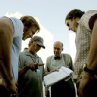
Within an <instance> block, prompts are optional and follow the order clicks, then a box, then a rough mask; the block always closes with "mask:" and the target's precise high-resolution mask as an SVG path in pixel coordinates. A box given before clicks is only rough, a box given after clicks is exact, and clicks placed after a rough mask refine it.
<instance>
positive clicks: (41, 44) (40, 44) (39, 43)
mask: <svg viewBox="0 0 97 97" xmlns="http://www.w3.org/2000/svg"><path fill="white" fill-rule="evenodd" d="M37 44H38V45H39V46H41V47H42V48H44V49H45V46H44V45H43V44H41V43H39V42H37Z"/></svg>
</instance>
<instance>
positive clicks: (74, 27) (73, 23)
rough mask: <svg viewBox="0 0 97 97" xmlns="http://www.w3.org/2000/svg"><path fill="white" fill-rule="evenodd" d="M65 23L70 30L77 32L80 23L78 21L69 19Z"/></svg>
mask: <svg viewBox="0 0 97 97" xmlns="http://www.w3.org/2000/svg"><path fill="white" fill-rule="evenodd" d="M65 23H66V25H67V26H68V28H69V30H71V31H73V32H77V27H78V23H77V21H76V19H68V20H66V21H65Z"/></svg>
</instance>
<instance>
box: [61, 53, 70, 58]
mask: <svg viewBox="0 0 97 97" xmlns="http://www.w3.org/2000/svg"><path fill="white" fill-rule="evenodd" d="M62 55H63V57H66V58H71V56H70V55H69V54H64V53H63V54H62Z"/></svg>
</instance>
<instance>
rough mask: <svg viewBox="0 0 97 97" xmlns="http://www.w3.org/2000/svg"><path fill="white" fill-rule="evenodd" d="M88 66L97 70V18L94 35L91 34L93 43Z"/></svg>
mask: <svg viewBox="0 0 97 97" xmlns="http://www.w3.org/2000/svg"><path fill="white" fill-rule="evenodd" d="M87 68H88V69H90V70H97V19H96V21H95V23H94V26H93V30H92V36H91V45H90V51H89V55H88V61H87Z"/></svg>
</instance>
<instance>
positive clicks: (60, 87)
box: [51, 79, 76, 97]
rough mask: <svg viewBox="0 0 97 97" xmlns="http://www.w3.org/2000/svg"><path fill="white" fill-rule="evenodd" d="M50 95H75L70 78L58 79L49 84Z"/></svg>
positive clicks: (67, 96)
mask: <svg viewBox="0 0 97 97" xmlns="http://www.w3.org/2000/svg"><path fill="white" fill-rule="evenodd" d="M51 97H76V93H75V87H74V83H73V81H72V79H70V80H68V81H64V80H62V81H60V82H58V83H55V84H54V85H52V86H51Z"/></svg>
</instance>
